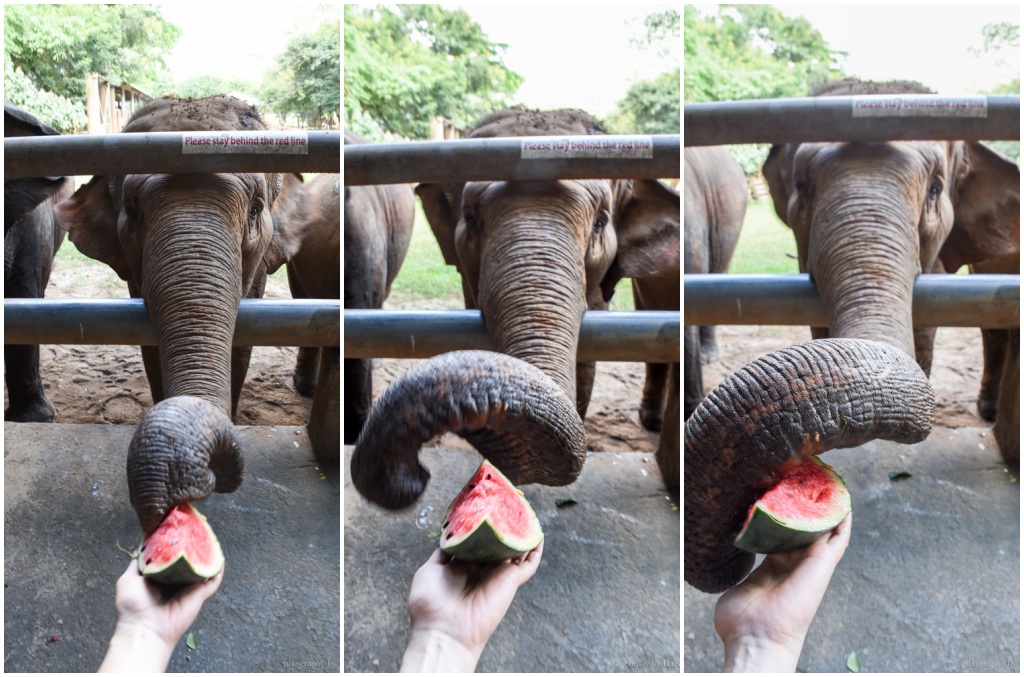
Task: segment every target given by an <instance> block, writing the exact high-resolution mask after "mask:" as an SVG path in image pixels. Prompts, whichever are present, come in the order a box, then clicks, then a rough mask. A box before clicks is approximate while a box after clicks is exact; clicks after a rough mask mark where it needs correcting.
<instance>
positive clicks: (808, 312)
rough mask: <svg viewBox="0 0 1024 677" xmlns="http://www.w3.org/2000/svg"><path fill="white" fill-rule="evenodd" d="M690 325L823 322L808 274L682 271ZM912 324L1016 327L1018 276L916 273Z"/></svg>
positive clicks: (816, 293)
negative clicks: (695, 273)
mask: <svg viewBox="0 0 1024 677" xmlns="http://www.w3.org/2000/svg"><path fill="white" fill-rule="evenodd" d="M683 286H684V289H685V300H684V304H683V322H684V323H685V324H688V325H694V324H698V325H718V324H768V325H804V326H819V327H821V326H827V325H828V321H827V320H826V319H825V309H824V307H823V306H822V304H821V301H820V300H819V298H818V290H817V288H816V287H815V286H814V283H813V282H812V281H811V279H810V276H808V275H806V274H801V275H684V276H683ZM913 312H914V324H915V325H917V326H923V327H982V328H986V329H998V328H1013V327H1019V326H1020V275H980V274H979V275H920V276H918V278H917V282H916V283H915V284H914V309H913Z"/></svg>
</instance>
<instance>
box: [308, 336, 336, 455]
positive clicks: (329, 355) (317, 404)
mask: <svg viewBox="0 0 1024 677" xmlns="http://www.w3.org/2000/svg"><path fill="white" fill-rule="evenodd" d="M340 356H341V349H340V348H324V350H323V354H322V356H321V358H320V374H319V376H318V378H317V388H316V394H315V395H314V397H313V407H312V409H311V410H310V412H309V425H308V426H306V429H307V431H308V432H309V443H310V446H312V447H313V455H314V456H316V459H317V460H318V461H320V462H321V463H325V464H330V465H332V466H334V465H337V463H338V459H339V458H340V456H341V444H340V443H339V441H338V432H339V428H340V421H339V418H340V414H339V411H338V409H339V408H340V402H339V401H338V398H339V391H340V390H341V385H340V383H339V379H338V359H339V357H340Z"/></svg>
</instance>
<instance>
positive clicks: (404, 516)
mask: <svg viewBox="0 0 1024 677" xmlns="http://www.w3.org/2000/svg"><path fill="white" fill-rule="evenodd" d="M350 456H351V447H346V456H345V458H346V461H345V466H344V467H345V469H346V470H345V671H346V672H394V671H397V670H398V668H399V666H400V664H401V659H402V654H403V653H404V650H405V645H406V640H407V639H408V632H409V618H408V615H407V614H406V601H407V599H408V595H409V585H410V583H411V581H412V577H413V574H415V573H416V570H417V569H418V568H419V567H420V566H421V565H422V564H423V563H424V562H425V561H426V560H427V559H428V558H429V556H430V554H431V552H433V550H434V549H435V548H437V538H438V532H439V530H440V524H441V522H442V521H443V520H444V514H445V511H446V509H447V507H448V505H449V503H450V502H451V500H452V499H453V498H454V497H455V495H456V494H457V493H458V492H459V490H460V489H462V486H463V485H464V484H465V483H466V482H467V481H468V480H469V478H470V476H472V474H473V472H474V471H475V470H476V468H477V467H478V466H479V465H480V461H481V458H480V456H479V455H478V454H477V453H476V452H473V451H457V450H451V449H424V450H423V451H421V452H420V460H421V462H422V463H423V464H424V465H425V466H427V468H429V469H430V471H431V475H432V477H431V480H430V483H429V484H428V485H427V489H426V491H425V492H424V494H423V496H422V497H420V499H419V500H418V501H417V502H416V503H415V504H414V505H413V506H412V507H411V508H409V509H407V510H404V511H399V512H388V511H385V510H383V509H382V508H378V507H377V506H375V505H372V504H370V503H369V502H367V501H366V500H365V499H363V498H362V497H360V496H359V494H358V492H357V491H356V490H355V488H354V487H353V486H352V482H351V477H350V476H349V474H348V466H349V463H348V459H349V458H350ZM522 489H523V491H524V492H525V494H526V497H527V498H528V499H529V500H530V503H531V505H532V506H533V508H534V510H535V511H536V512H537V516H538V517H539V518H540V521H541V526H542V527H543V529H544V534H545V541H544V555H543V558H542V560H541V564H540V569H539V570H538V572H537V573H536V575H534V577H533V578H532V579H531V580H530V581H529V582H528V583H526V585H524V586H523V587H522V588H520V589H519V592H518V593H517V594H516V598H515V600H514V601H513V603H512V607H511V608H510V609H509V612H508V614H507V615H506V616H505V619H504V621H503V622H502V623H501V625H500V626H499V627H498V630H497V631H496V632H495V633H494V635H493V636H492V637H491V640H490V642H489V643H488V644H487V647H486V648H485V649H484V653H483V655H482V657H481V659H480V662H479V664H478V666H477V670H478V671H480V672H496V671H501V672H679V655H680V653H679V649H680V645H679V620H680V613H679V611H680V610H679V600H680V589H679V584H680V578H681V576H680V560H679V555H680V552H679V551H680V545H679V522H680V520H679V511H678V509H677V508H676V507H675V506H674V505H673V504H672V502H671V501H670V500H669V499H668V496H667V494H666V493H665V491H664V489H663V486H662V484H661V479H660V477H659V475H658V470H657V466H656V464H655V461H654V458H653V456H652V455H650V454H642V453H630V454H615V453H611V452H606V453H597V454H590V455H589V457H588V458H587V461H586V464H585V465H584V468H583V473H582V474H581V476H580V478H579V480H578V481H577V482H576V483H574V484H573V485H570V486H567V487H543V486H539V485H524V486H523V487H522ZM563 497H566V498H573V499H575V500H576V501H577V503H576V504H574V505H569V506H564V507H561V508H559V507H556V506H555V499H556V498H563Z"/></svg>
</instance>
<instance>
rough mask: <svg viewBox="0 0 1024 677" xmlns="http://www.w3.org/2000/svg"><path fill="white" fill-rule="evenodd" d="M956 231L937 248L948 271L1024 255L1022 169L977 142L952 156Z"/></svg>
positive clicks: (960, 147)
mask: <svg viewBox="0 0 1024 677" xmlns="http://www.w3.org/2000/svg"><path fill="white" fill-rule="evenodd" d="M952 164H953V177H954V178H953V190H952V196H953V205H954V207H953V212H954V217H953V228H952V230H951V231H950V233H949V237H948V238H946V241H945V242H944V243H943V245H942V249H941V250H939V259H940V260H941V261H942V265H943V266H944V267H945V269H946V271H947V272H950V273H952V272H956V271H957V270H958V269H959V268H960V267H961V266H963V265H964V264H968V263H977V262H979V261H986V260H988V259H993V258H997V257H1000V256H1005V255H1008V254H1015V253H1019V252H1020V167H1018V166H1017V164H1016V163H1014V162H1011V161H1010V160H1007V159H1006V158H1004V157H1003V156H1001V155H999V154H998V153H996V152H994V151H992V150H989V149H988V148H986V147H985V146H983V145H982V144H980V143H977V142H970V143H960V144H957V146H956V147H955V148H954V154H953V163H952Z"/></svg>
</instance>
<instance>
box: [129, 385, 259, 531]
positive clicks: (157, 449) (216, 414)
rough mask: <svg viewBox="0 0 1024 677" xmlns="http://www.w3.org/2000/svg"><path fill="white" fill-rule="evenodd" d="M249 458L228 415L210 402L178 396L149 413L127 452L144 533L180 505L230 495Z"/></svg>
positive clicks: (131, 493)
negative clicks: (218, 495)
mask: <svg viewBox="0 0 1024 677" xmlns="http://www.w3.org/2000/svg"><path fill="white" fill-rule="evenodd" d="M244 471H245V459H244V457H243V455H242V451H241V445H240V444H239V441H238V438H237V436H236V435H235V429H234V425H233V424H232V422H231V419H230V418H229V417H228V415H227V413H226V412H225V411H224V410H223V409H221V408H220V407H218V406H216V405H214V404H211V403H210V402H208V401H207V400H204V399H200V398H198V397H191V396H177V397H172V398H169V399H166V400H164V401H162V402H159V403H157V404H156V405H155V406H154V407H153V408H152V409H150V410H149V411H148V412H146V415H145V416H144V417H143V419H142V421H141V422H140V423H139V426H138V428H136V430H135V434H134V436H133V437H132V441H131V443H130V444H129V447H128V462H127V472H128V494H129V499H130V501H131V504H132V507H133V508H135V512H136V514H137V516H138V518H139V523H140V524H141V525H142V528H143V531H145V532H146V533H150V532H152V531H153V530H154V529H156V527H157V526H159V525H160V522H161V521H162V520H163V518H164V517H165V516H166V515H167V513H168V512H169V511H170V510H171V508H173V507H174V506H175V505H178V504H181V503H193V502H197V501H202V500H204V499H206V498H207V497H209V495H210V494H212V493H213V492H218V493H230V492H233V491H236V490H237V489H238V488H239V487H240V486H241V484H242V477H243V474H244Z"/></svg>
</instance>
